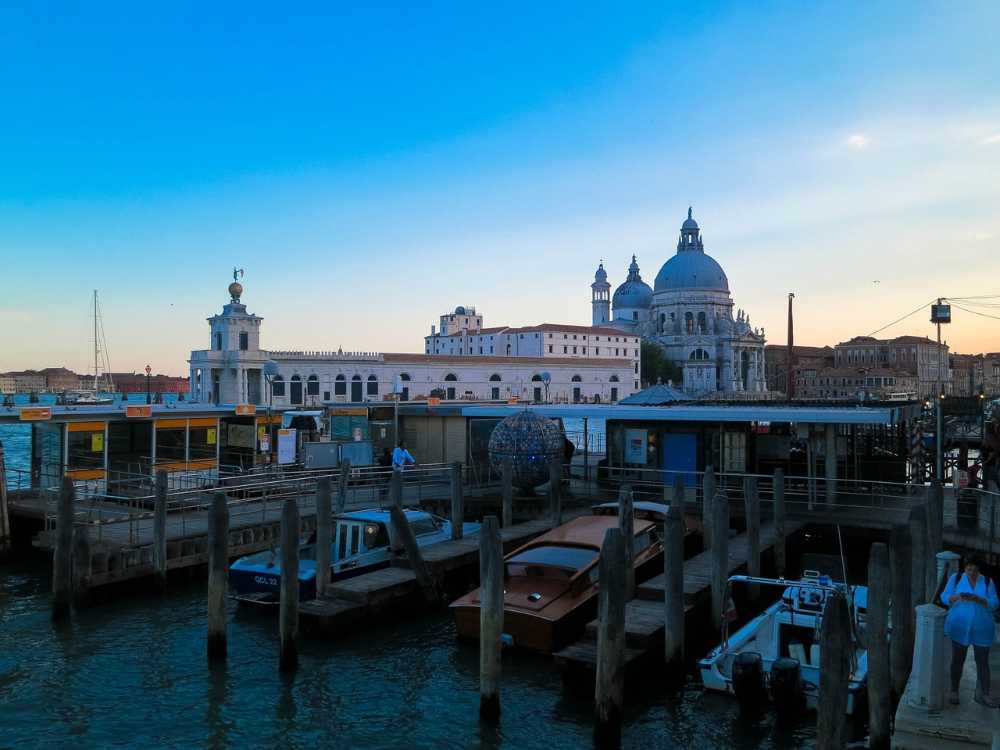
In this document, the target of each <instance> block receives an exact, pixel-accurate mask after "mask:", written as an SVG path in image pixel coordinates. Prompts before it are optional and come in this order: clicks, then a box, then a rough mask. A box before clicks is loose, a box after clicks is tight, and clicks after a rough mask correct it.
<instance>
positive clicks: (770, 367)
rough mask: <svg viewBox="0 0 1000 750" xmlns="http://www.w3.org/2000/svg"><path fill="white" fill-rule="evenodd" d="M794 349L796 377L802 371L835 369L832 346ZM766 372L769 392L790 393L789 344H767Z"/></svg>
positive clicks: (765, 355)
mask: <svg viewBox="0 0 1000 750" xmlns="http://www.w3.org/2000/svg"><path fill="white" fill-rule="evenodd" d="M794 349H795V352H794V354H795V377H797V376H798V374H799V373H800V371H802V370H812V371H815V370H822V369H824V368H826V367H833V347H832V346H795V347H794ZM764 371H765V373H766V376H767V389H768V390H769V391H773V392H775V393H788V345H787V344H767V345H766V346H765V347H764ZM796 383H798V381H797V380H796Z"/></svg>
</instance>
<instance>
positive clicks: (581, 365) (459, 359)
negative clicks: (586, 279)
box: [188, 281, 639, 406]
mask: <svg viewBox="0 0 1000 750" xmlns="http://www.w3.org/2000/svg"><path fill="white" fill-rule="evenodd" d="M229 294H230V301H229V302H228V303H227V304H226V305H224V306H223V309H222V314H220V315H214V316H212V317H211V318H209V319H208V323H209V329H210V343H211V348H209V349H202V350H196V351H192V352H191V358H190V359H189V360H188V361H189V365H190V381H191V393H192V398H193V399H195V400H197V401H200V402H211V403H254V404H265V403H267V401H268V382H267V380H266V379H265V377H264V366H265V364H267V362H268V361H273V362H274V363H275V364H276V366H277V373H276V374H275V377H274V378H273V380H272V381H271V383H270V386H271V394H270V396H271V402H272V403H273V404H275V405H281V406H294V405H307V404H319V403H322V402H364V401H369V400H382V399H385V398H387V397H388V396H390V394H392V393H398V394H399V398H401V399H403V400H407V399H417V398H427V397H439V398H444V399H504V400H508V399H511V398H515V397H516V398H518V399H520V400H527V401H543V400H547V401H557V402H576V401H602V402H607V401H617V400H618V399H620V398H624V397H625V396H628V395H630V394H631V393H634V392H635V391H636V390H638V386H639V348H638V338H637V337H636V336H634V335H633V336H629V335H626V334H624V333H623V332H622V331H620V330H616V329H611V328H609V329H595V328H591V327H588V326H568V325H554V324H543V325H540V326H529V327H526V328H503V329H495V330H496V331H501V330H502V331H503V333H502V334H499V333H492V334H491V333H488V331H489V330H490V329H484V328H483V327H482V316H480V315H478V314H477V313H476V312H475V310H474V309H473V308H462V307H460V308H457V309H456V311H455V312H454V313H448V314H447V315H445V316H442V319H441V323H442V328H443V329H444V331H445V332H446V335H444V336H441V335H440V334H438V333H437V332H435V333H434V334H432V336H430V337H428V338H427V339H426V340H425V348H426V347H427V346H430V348H431V349H432V352H431V353H428V352H426V351H425V352H423V353H419V354H399V353H379V352H343V351H339V350H338V351H336V352H332V351H276V350H266V349H261V348H260V328H261V323H262V321H263V318H261V317H259V316H257V315H254V314H252V313H248V312H247V308H246V305H244V304H243V303H242V302H241V301H240V299H241V296H242V294H243V286H242V285H241V284H240V283H238V282H236V281H234V282H233V283H232V284H230V285H229ZM470 310H471V312H470ZM473 327H474V328H473ZM473 331H475V332H474V333H473ZM453 333H457V335H456V336H454V337H452V335H451V334H453ZM491 335H492V336H494V337H497V336H502V337H501V338H494V339H493V344H492V346H493V350H494V351H493V352H489V351H487V348H488V347H489V346H490V344H489V341H490V340H489V338H488V337H489V336H491ZM563 335H565V336H566V338H565V339H563V338H562V336H563ZM615 339H618V340H615ZM435 344H436V348H437V351H436V352H434V351H433V349H435ZM459 346H461V350H459ZM508 346H509V347H510V354H509V355H508V353H507V352H508ZM451 347H454V352H455V353H451V351H452V350H451ZM480 347H482V348H483V351H482V353H480V351H479V348H480ZM550 347H551V348H550ZM563 347H566V352H565V353H563V352H562V348H563ZM574 347H575V351H574ZM442 349H444V351H442ZM584 349H586V350H587V351H584ZM595 350H600V351H599V352H598V351H595ZM605 350H606V351H607V354H605Z"/></svg>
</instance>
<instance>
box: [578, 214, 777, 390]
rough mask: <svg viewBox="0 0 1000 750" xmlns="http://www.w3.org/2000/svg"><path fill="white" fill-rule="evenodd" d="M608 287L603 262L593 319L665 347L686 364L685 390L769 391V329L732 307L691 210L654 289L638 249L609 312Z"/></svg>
mask: <svg viewBox="0 0 1000 750" xmlns="http://www.w3.org/2000/svg"><path fill="white" fill-rule="evenodd" d="M608 288H610V285H608V284H607V273H606V272H605V270H604V265H603V263H602V264H601V265H600V266H599V267H598V269H597V273H596V274H595V276H594V283H593V284H591V305H592V308H593V317H594V319H595V320H596V319H597V318H598V317H602V316H607V317H609V319H610V325H611V326H613V327H615V328H618V329H619V330H621V331H623V332H625V333H631V334H634V335H638V336H639V337H641V338H642V339H643V340H646V341H652V342H655V343H657V344H658V345H660V346H661V347H663V349H664V351H665V352H666V354H667V356H668V357H669V358H670V359H671V360H672V361H673V362H675V363H676V364H677V365H678V366H679V367H680V368H681V369H682V371H683V373H684V381H683V389H684V391H685V392H686V393H689V394H691V395H693V396H712V395H716V394H720V395H722V396H726V397H739V396H740V395H745V394H749V393H753V394H761V393H764V392H766V391H767V381H766V377H765V368H764V331H763V330H762V329H756V328H753V327H752V326H751V325H750V317H749V316H748V315H746V314H744V312H743V311H742V310H739V311H737V312H736V314H735V315H734V314H733V308H734V304H733V300H732V297H731V295H730V292H729V280H728V279H727V278H726V274H725V272H724V271H723V270H722V267H721V266H720V265H719V264H718V263H717V262H716V260H715V259H714V258H712V257H711V256H710V255H708V254H707V253H705V248H704V241H703V238H702V237H701V231H700V229H699V227H698V223H697V222H696V221H695V220H694V219H693V218H692V216H691V209H688V217H687V219H686V220H685V221H684V223H683V224H682V225H681V232H680V239H679V240H678V242H677V253H676V254H675V255H674V256H673V257H671V258H670V259H668V260H667V262H666V263H664V264H663V267H662V268H660V272H659V273H658V274H657V275H656V281H655V282H654V286H653V288H650V287H649V285H648V284H646V283H645V282H644V281H643V280H642V277H641V276H640V275H639V265H638V263H637V262H636V259H635V256H632V263H631V265H630V266H629V274H628V278H627V279H626V280H625V282H624V283H623V284H622V285H621V286H619V287H618V289H616V290H615V293H614V295H613V297H612V298H611V310H610V311H608V310H607V295H606V291H607V289H608Z"/></svg>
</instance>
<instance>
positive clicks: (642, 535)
mask: <svg viewBox="0 0 1000 750" xmlns="http://www.w3.org/2000/svg"><path fill="white" fill-rule="evenodd" d="M617 526H618V518H617V516H613V515H594V516H581V517H580V518H576V519H573V520H572V521H570V522H569V523H565V524H563V525H562V526H559V527H558V528H556V529H553V530H552V531H549V532H548V533H546V534H543V535H541V536H540V537H537V538H536V539H534V540H533V541H531V542H528V543H527V544H525V545H523V546H521V547H519V548H517V549H516V550H514V551H513V552H511V553H510V554H509V555H507V556H506V557H505V558H504V615H503V636H504V641H505V643H507V644H508V645H513V646H515V647H518V648H526V649H531V650H533V651H540V652H543V653H551V652H553V651H555V650H558V649H559V648H562V646H564V645H565V644H567V643H569V642H571V641H573V640H575V639H576V638H578V637H579V636H580V634H581V633H582V632H583V628H584V626H585V625H586V624H587V623H588V622H589V621H590V620H593V619H594V617H596V616H597V593H598V586H597V582H598V563H599V562H600V555H601V545H602V543H603V542H604V534H605V532H606V531H607V530H608V529H610V528H614V527H617ZM634 534H635V536H634V543H633V549H634V550H635V557H634V565H635V578H636V581H644V580H646V579H647V578H650V577H651V576H653V575H654V574H655V573H658V572H660V571H661V570H662V566H663V563H662V558H663V543H662V542H661V540H660V535H659V531H658V528H657V524H655V523H653V522H651V521H646V520H641V519H636V521H635V525H634ZM479 602H480V599H479V589H476V590H475V591H472V592H470V593H468V594H466V595H465V596H463V597H461V598H459V599H456V600H455V601H454V602H452V604H451V609H452V610H453V611H454V612H455V624H456V626H457V628H458V635H459V637H461V638H471V639H478V638H479Z"/></svg>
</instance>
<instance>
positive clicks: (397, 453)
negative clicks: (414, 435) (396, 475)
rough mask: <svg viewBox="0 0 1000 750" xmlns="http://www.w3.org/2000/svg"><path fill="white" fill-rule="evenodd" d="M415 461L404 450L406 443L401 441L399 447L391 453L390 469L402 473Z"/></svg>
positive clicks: (415, 461)
mask: <svg viewBox="0 0 1000 750" xmlns="http://www.w3.org/2000/svg"><path fill="white" fill-rule="evenodd" d="M416 463H417V459H415V458H414V457H413V456H412V455H410V452H409V451H408V450H406V443H404V442H403V441H402V440H400V441H399V445H397V446H396V449H395V450H394V451H393V452H392V468H393V470H396V469H399V470H400V471H402V470H403V469H405V468H406V465H407V464H416Z"/></svg>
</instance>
